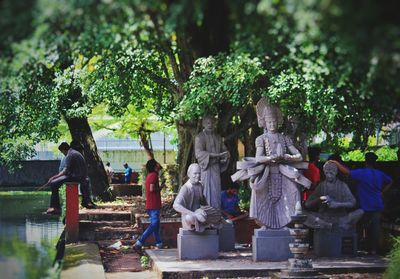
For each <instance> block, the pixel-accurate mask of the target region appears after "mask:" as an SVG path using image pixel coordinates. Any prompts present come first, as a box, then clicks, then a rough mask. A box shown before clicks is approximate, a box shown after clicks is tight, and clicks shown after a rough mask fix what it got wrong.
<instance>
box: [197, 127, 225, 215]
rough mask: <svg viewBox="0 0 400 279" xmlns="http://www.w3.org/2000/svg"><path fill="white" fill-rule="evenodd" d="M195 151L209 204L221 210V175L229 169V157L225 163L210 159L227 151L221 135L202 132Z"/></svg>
mask: <svg viewBox="0 0 400 279" xmlns="http://www.w3.org/2000/svg"><path fill="white" fill-rule="evenodd" d="M194 150H195V156H196V159H197V162H198V163H199V165H200V168H201V182H202V184H203V186H204V196H205V197H206V200H207V204H209V205H210V206H212V207H215V208H218V209H220V208H221V173H222V172H224V171H225V170H226V169H227V167H228V163H229V156H228V160H227V161H226V162H225V163H221V162H220V159H219V158H210V153H222V152H225V151H227V149H226V147H225V145H224V143H223V141H222V138H221V137H220V136H219V135H217V134H215V133H205V132H204V131H201V132H200V133H199V134H198V135H197V136H196V139H195V145H194Z"/></svg>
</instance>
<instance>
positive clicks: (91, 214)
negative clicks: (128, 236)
mask: <svg viewBox="0 0 400 279" xmlns="http://www.w3.org/2000/svg"><path fill="white" fill-rule="evenodd" d="M79 220H89V221H130V220H131V212H130V211H118V210H113V209H111V208H110V209H92V210H80V211H79Z"/></svg>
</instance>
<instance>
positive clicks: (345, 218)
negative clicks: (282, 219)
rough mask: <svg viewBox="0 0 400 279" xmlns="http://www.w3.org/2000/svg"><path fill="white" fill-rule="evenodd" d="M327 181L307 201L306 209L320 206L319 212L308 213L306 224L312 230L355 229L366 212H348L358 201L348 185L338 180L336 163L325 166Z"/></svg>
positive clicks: (359, 210) (328, 163)
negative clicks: (334, 227)
mask: <svg viewBox="0 0 400 279" xmlns="http://www.w3.org/2000/svg"><path fill="white" fill-rule="evenodd" d="M324 173H325V177H326V178H325V180H324V181H322V182H321V183H320V184H319V185H318V187H317V188H316V189H315V192H314V193H313V194H312V195H311V196H310V197H309V198H308V199H307V201H306V203H305V206H306V208H313V207H315V205H318V212H307V215H308V218H307V220H306V222H305V224H306V225H307V226H309V227H312V228H327V229H331V228H332V227H333V226H336V227H338V228H341V229H345V230H347V229H350V228H354V226H355V224H356V223H357V221H358V220H359V219H360V218H361V217H362V215H363V214H364V211H363V210H362V209H357V210H354V211H352V212H350V213H349V212H348V211H347V210H348V209H349V208H353V207H355V205H356V199H355V198H354V196H353V194H352V193H351V191H350V189H349V187H348V186H347V184H346V183H344V182H343V181H341V180H340V179H338V178H337V173H338V168H337V166H336V165H335V164H334V163H331V162H327V163H326V164H325V165H324Z"/></svg>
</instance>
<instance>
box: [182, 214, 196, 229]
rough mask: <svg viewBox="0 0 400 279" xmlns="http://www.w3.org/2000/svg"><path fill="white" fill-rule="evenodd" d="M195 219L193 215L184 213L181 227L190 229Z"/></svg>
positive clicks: (192, 227)
mask: <svg viewBox="0 0 400 279" xmlns="http://www.w3.org/2000/svg"><path fill="white" fill-rule="evenodd" d="M196 220H197V219H196V217H195V216H194V215H190V214H186V215H185V217H183V221H184V223H183V224H182V225H183V226H182V227H183V228H184V229H187V230H192V229H194V227H195V225H196Z"/></svg>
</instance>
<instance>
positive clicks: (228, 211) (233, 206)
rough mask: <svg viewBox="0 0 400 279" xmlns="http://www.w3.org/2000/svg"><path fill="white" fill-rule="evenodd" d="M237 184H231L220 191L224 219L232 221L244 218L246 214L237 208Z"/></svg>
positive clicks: (238, 200)
mask: <svg viewBox="0 0 400 279" xmlns="http://www.w3.org/2000/svg"><path fill="white" fill-rule="evenodd" d="M237 188H238V186H237V184H231V185H230V186H229V187H228V189H227V190H225V191H222V192H221V212H222V215H223V216H224V217H225V219H229V220H231V221H232V222H234V221H238V220H241V219H244V218H246V217H247V216H248V214H247V213H246V212H242V211H241V210H240V208H239V202H240V199H239V196H238V194H237V190H238V189H237Z"/></svg>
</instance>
